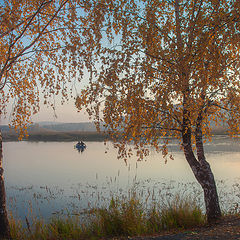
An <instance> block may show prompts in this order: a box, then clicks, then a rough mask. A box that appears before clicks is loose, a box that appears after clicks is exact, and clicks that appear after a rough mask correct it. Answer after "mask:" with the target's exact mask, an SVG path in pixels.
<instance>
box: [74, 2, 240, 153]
mask: <svg viewBox="0 0 240 240" xmlns="http://www.w3.org/2000/svg"><path fill="white" fill-rule="evenodd" d="M100 6H101V7H100V8H99V6H96V7H95V8H94V11H98V15H99V16H100V17H99V18H100V19H102V21H101V22H100V23H99V22H97V26H98V29H99V31H100V29H101V28H105V34H104V35H102V38H104V44H101V43H102V42H103V40H102V38H100V39H98V38H94V36H92V38H93V42H94V46H92V49H91V50H92V52H94V53H95V55H94V57H95V56H97V57H95V58H96V59H97V60H98V62H99V65H100V66H101V67H99V69H97V68H96V70H95V76H94V77H92V78H91V79H90V85H89V86H88V87H87V88H86V89H84V90H83V91H82V95H81V96H79V97H78V99H77V101H76V105H77V107H78V108H79V109H80V108H81V107H82V106H85V107H88V112H89V114H90V116H93V118H94V119H95V120H96V122H99V121H103V122H104V123H105V124H106V126H107V127H108V129H109V130H110V132H111V133H113V135H114V136H121V137H122V139H123V141H122V143H123V145H125V143H127V142H129V141H134V142H135V143H136V144H137V146H139V148H141V147H142V146H143V145H145V144H151V145H153V146H155V147H156V148H157V149H158V148H159V144H158V139H159V137H162V136H165V135H168V136H170V137H178V138H180V139H181V138H182V131H183V125H184V124H185V123H184V121H183V116H184V111H185V112H187V116H188V117H187V118H188V122H187V128H190V129H191V131H192V133H193V134H192V138H193V140H195V137H196V135H195V134H194V133H195V132H196V129H197V128H198V126H199V125H200V126H201V129H202V132H203V134H205V135H210V130H211V126H212V124H210V123H211V122H218V121H224V122H226V123H227V124H228V126H229V129H230V132H231V133H232V134H237V133H239V130H240V129H239V120H240V115H239V114H240V111H239V110H240V108H239V106H240V105H239V100H240V98H239V97H240V95H239V46H240V45H239V44H240V41H239V40H240V34H239V30H240V28H239V27H240V25H239V20H240V16H239V6H240V4H239V1H215V0H212V1H203V0H197V1H182V0H179V1H168V0H163V1H155V0H146V1H145V0H143V1H124V0H122V1H114V2H111V4H110V1H101V5H100ZM88 21H91V19H89V20H88ZM93 21H95V19H94V20H93ZM92 24H93V23H92ZM94 24H95V26H96V23H94ZM96 43H97V44H96ZM99 44H101V48H99ZM91 54H92V55H93V53H91ZM226 112H227V113H226ZM187 128H186V129H187ZM186 129H185V130H184V131H186ZM123 145H122V146H123ZM121 149H122V154H123V155H124V154H126V152H124V148H121ZM163 152H164V154H166V149H165V148H164V151H163ZM144 153H145V152H144V151H141V150H139V154H140V155H141V156H142V155H143V154H144Z"/></svg>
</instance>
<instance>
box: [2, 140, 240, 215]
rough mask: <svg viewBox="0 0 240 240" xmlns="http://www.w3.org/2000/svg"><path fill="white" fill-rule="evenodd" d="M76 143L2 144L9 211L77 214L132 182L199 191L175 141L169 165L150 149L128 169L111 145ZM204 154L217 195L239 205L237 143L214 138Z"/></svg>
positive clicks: (121, 191)
mask: <svg viewBox="0 0 240 240" xmlns="http://www.w3.org/2000/svg"><path fill="white" fill-rule="evenodd" d="M74 144H75V143H74V142H38V143H36V142H7V143H4V145H3V148H4V169H5V184H6V190H7V196H8V208H9V209H10V210H11V211H13V213H14V214H17V215H18V216H19V217H24V216H26V215H27V214H28V213H29V211H30V208H33V209H34V211H35V214H36V215H41V216H43V217H49V216H52V214H56V213H57V214H61V212H64V210H66V209H68V210H67V211H68V212H69V211H70V212H73V211H81V210H82V209H86V208H88V207H89V204H92V205H98V204H102V203H103V202H104V200H105V198H107V196H110V195H111V194H114V193H116V194H117V195H119V194H127V191H128V190H129V189H130V188H131V187H132V186H133V184H134V183H135V186H136V185H137V187H138V188H139V190H140V191H147V190H146V189H148V191H149V189H151V191H152V190H153V188H156V189H157V190H158V191H159V189H162V192H164V191H165V193H166V192H167V191H179V189H181V191H186V190H188V188H189V186H190V185H191V186H194V188H196V189H199V187H198V184H197V183H196V180H195V178H194V176H193V174H192V172H191V169H190V167H189V166H188V164H187V162H186V160H185V158H184V155H183V153H182V152H181V151H180V150H179V147H178V143H177V142H175V141H173V142H172V143H171V144H170V145H169V151H170V152H171V153H172V154H173V156H174V160H168V162H167V164H165V160H164V159H163V158H162V156H161V153H156V152H155V151H154V150H153V149H150V155H149V156H148V157H147V158H146V159H144V161H141V162H137V158H135V157H132V158H131V159H129V160H128V162H127V164H126V163H125V162H124V161H123V160H118V159H117V150H116V149H114V148H113V146H112V144H111V143H108V144H107V145H106V146H104V144H103V143H102V142H86V144H87V149H86V150H85V151H84V152H82V153H79V152H77V151H76V149H74V148H73V146H74ZM205 151H206V157H207V160H208V161H209V162H210V164H211V167H212V170H213V172H214V175H215V179H216V180H217V181H218V185H219V188H220V190H219V192H220V195H226V193H228V198H229V194H230V195H231V194H235V196H234V197H232V199H234V201H235V202H237V201H238V202H239V199H240V195H238V192H237V191H238V190H239V194H240V187H239V183H240V174H239V170H240V140H239V139H229V138H226V137H224V136H218V137H215V138H214V139H213V141H212V142H210V143H206V144H205ZM106 152H107V153H106ZM136 183H137V184H136ZM188 183H190V185H189V184H188ZM187 184H188V185H187ZM166 186H168V187H166ZM200 197H201V198H202V196H200ZM230 198H231V197H230ZM223 201H225V200H222V202H223Z"/></svg>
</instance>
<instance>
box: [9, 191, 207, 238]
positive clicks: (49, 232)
mask: <svg viewBox="0 0 240 240" xmlns="http://www.w3.org/2000/svg"><path fill="white" fill-rule="evenodd" d="M145 202H146V201H145ZM145 202H144V201H142V200H141V199H140V198H139V197H137V195H136V194H135V193H133V194H131V195H130V196H129V197H122V198H119V197H112V199H111V200H110V202H109V203H108V205H107V206H106V207H102V208H93V209H91V210H89V211H88V213H87V214H86V219H85V221H83V220H82V216H81V217H80V216H74V217H73V216H66V217H64V218H53V219H52V220H51V221H50V222H48V223H47V222H44V221H43V220H40V219H33V220H32V222H31V223H29V221H28V219H26V223H23V222H20V221H16V220H15V219H14V218H13V217H11V218H10V224H11V234H12V237H13V239H16V240H18V239H19V240H20V239H26V240H28V239H31V240H35V239H36V240H38V239H39V240H40V239H46V240H55V239H57V240H62V239H66V240H67V239H68V240H71V239H103V238H113V237H119V236H137V235H147V234H155V233H159V232H162V231H165V230H170V229H186V228H189V227H194V226H200V225H203V224H204V223H205V217H204V215H203V213H202V211H201V209H200V207H198V206H197V204H196V203H195V201H194V199H192V198H190V197H185V198H183V197H180V196H179V195H176V197H175V198H173V200H172V201H171V202H169V203H168V204H165V205H164V206H163V205H161V204H160V203H152V204H151V205H150V206H149V204H148V205H146V204H145ZM23 225H24V226H23Z"/></svg>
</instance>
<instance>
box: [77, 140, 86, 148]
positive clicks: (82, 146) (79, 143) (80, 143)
mask: <svg viewBox="0 0 240 240" xmlns="http://www.w3.org/2000/svg"><path fill="white" fill-rule="evenodd" d="M77 146H79V147H81V148H85V147H86V144H85V143H84V142H83V141H78V143H77Z"/></svg>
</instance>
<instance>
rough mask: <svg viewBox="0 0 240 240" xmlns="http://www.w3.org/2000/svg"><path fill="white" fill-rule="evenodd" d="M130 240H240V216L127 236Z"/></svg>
mask: <svg viewBox="0 0 240 240" xmlns="http://www.w3.org/2000/svg"><path fill="white" fill-rule="evenodd" d="M128 239H131V240H185V239H188V240H189V239H190V240H215V239H222V240H240V216H230V217H224V218H223V219H221V220H220V221H219V222H217V223H216V224H214V225H210V226H204V227H199V228H194V229H190V230H184V231H181V232H167V233H164V234H161V235H157V236H145V237H134V238H128Z"/></svg>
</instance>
